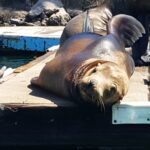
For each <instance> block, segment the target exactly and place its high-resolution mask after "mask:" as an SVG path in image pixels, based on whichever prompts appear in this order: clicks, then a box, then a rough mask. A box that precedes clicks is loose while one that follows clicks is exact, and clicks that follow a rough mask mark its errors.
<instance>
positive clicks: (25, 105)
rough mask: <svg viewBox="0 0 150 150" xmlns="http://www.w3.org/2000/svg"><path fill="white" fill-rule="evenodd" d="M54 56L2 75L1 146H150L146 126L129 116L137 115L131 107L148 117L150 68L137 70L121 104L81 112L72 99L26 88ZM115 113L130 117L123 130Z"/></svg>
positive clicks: (80, 108) (0, 103) (41, 58)
mask: <svg viewBox="0 0 150 150" xmlns="http://www.w3.org/2000/svg"><path fill="white" fill-rule="evenodd" d="M54 56H55V53H54V52H49V53H47V54H45V55H44V56H41V57H40V58H38V59H37V60H35V61H33V62H31V63H29V64H27V65H25V66H22V67H20V68H17V69H16V73H13V74H11V75H10V76H7V77H6V78H5V82H4V83H3V84H1V85H0V107H1V111H0V118H1V119H0V133H1V134H0V147H9V146H10V147H13V146H14V147H15V146H17V147H22V146H26V147H27V148H28V147H31V146H32V147H33V148H35V147H36V146H38V147H40V146H41V147H42V148H46V147H52V148H55V147H57V148H58V147H60V148H62V147H65V149H66V146H67V148H68V146H69V147H71V148H75V147H80V148H81V147H87V148H88V147H92V148H93V147H100V148H102V147H103V148H114V149H117V148H118V149H119V148H122V147H124V149H130V148H135V149H138V148H143V149H145V148H149V147H150V143H149V138H150V126H149V125H147V123H144V122H143V124H140V125H139V124H137V122H134V123H133V122H131V117H132V119H133V120H134V115H135V113H137V110H136V109H135V107H136V108H137V107H138V109H141V108H142V109H143V106H144V108H148V109H147V111H146V112H147V114H148V113H149V112H148V110H150V105H149V100H150V96H149V95H150V91H149V81H150V80H149V70H150V67H141V68H136V70H135V73H134V75H133V77H132V78H131V84H130V89H129V92H128V94H127V95H126V96H125V97H124V99H123V100H122V101H121V103H120V104H115V105H114V106H113V109H112V110H111V109H110V110H108V111H106V112H101V110H100V109H99V108H93V107H83V106H82V107H81V106H78V105H76V104H75V103H74V102H73V101H72V100H66V99H61V98H59V97H56V96H54V95H51V94H50V93H49V92H47V91H44V90H42V89H40V88H36V87H32V86H31V85H30V80H31V78H32V77H35V76H38V75H39V73H40V71H41V69H42V68H43V66H44V65H45V63H46V62H47V61H50V60H51V59H53V58H54ZM18 72H19V73H18ZM141 104H142V105H141ZM144 104H145V105H144ZM147 104H148V105H147ZM122 107H123V109H121V108H122ZM129 108H130V111H129V110H128V109H129ZM132 108H133V109H132ZM120 110H123V111H121V114H122V115H123V116H122V120H123V117H124V118H127V117H126V116H129V121H130V122H125V120H123V121H124V122H123V124H124V125H120V124H121V121H122V120H121V121H119V120H120V118H119V116H118V115H119V114H120ZM126 110H128V111H126ZM134 110H136V111H134ZM143 112H144V110H143ZM141 113H142V112H141ZM112 114H113V115H114V116H112ZM116 117H117V118H116ZM135 117H136V115H135ZM140 117H141V115H140ZM144 117H145V116H144ZM146 119H147V120H146V121H147V122H149V120H148V118H146ZM126 121H127V120H126ZM131 124H132V125H131Z"/></svg>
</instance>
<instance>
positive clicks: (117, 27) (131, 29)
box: [108, 14, 145, 47]
mask: <svg viewBox="0 0 150 150" xmlns="http://www.w3.org/2000/svg"><path fill="white" fill-rule="evenodd" d="M110 33H111V34H114V35H115V36H118V37H119V38H120V39H122V40H123V41H124V43H125V46H126V47H130V46H132V45H133V44H134V43H135V42H136V41H137V40H138V39H139V38H140V37H142V34H144V33H145V29H144V27H143V25H142V24H141V23H140V22H139V21H138V20H137V19H135V18H134V17H132V16H129V15H124V14H120V15H116V16H114V17H113V18H112V20H111V21H110V22H109V24H108V34H110Z"/></svg>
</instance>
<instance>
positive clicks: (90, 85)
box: [88, 79, 97, 87]
mask: <svg viewBox="0 0 150 150" xmlns="http://www.w3.org/2000/svg"><path fill="white" fill-rule="evenodd" d="M96 84H97V81H96V80H95V79H91V80H90V81H89V83H88V87H93V86H95V85H96Z"/></svg>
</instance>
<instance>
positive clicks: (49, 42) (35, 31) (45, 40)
mask: <svg viewBox="0 0 150 150" xmlns="http://www.w3.org/2000/svg"><path fill="white" fill-rule="evenodd" d="M63 28H64V27H63V26H58V27H56V26H55V27H53V26H51V27H0V49H14V50H20V51H38V52H45V51H46V49H48V48H49V47H52V46H55V45H59V38H60V35H61V34H62V30H63Z"/></svg>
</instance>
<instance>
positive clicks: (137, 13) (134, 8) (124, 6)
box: [60, 0, 150, 66]
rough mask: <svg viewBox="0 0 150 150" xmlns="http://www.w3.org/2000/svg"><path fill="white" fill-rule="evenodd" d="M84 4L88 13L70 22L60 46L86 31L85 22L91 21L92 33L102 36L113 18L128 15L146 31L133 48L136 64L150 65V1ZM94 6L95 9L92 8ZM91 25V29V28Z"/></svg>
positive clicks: (114, 0)
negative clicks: (149, 47)
mask: <svg viewBox="0 0 150 150" xmlns="http://www.w3.org/2000/svg"><path fill="white" fill-rule="evenodd" d="M83 3H85V4H87V5H85V4H84V5H83V7H84V9H87V11H85V12H83V13H82V14H79V15H78V16H76V17H74V18H73V19H71V20H70V21H69V22H68V24H67V25H66V27H65V28H64V31H63V33H62V36H61V39H60V46H62V45H63V43H64V42H65V40H67V39H68V38H69V37H71V36H72V35H74V34H77V33H80V32H84V31H85V29H84V28H85V27H86V26H85V22H86V21H85V20H89V21H88V23H87V22H86V23H87V24H88V28H89V29H90V28H91V31H93V32H95V33H98V34H100V35H106V34H107V30H106V28H107V23H108V21H109V20H110V19H111V18H112V16H114V15H117V14H127V15H131V16H133V17H135V18H136V19H138V20H139V21H140V22H141V23H142V25H143V26H144V28H145V30H146V34H144V35H143V37H142V38H140V39H139V40H138V41H137V42H136V44H134V45H133V47H132V48H133V51H132V57H133V59H134V61H135V64H136V65H138V66H141V65H150V57H149V55H148V53H149V51H150V50H149V49H147V47H148V37H149V30H148V28H149V25H148V24H149V18H148V15H149V14H150V3H149V0H92V1H89V0H83ZM88 3H89V4H88ZM93 5H94V7H95V8H91V7H93ZM85 14H88V15H85ZM87 18H88V19H87ZM90 23H91V25H90V26H91V27H89V24H90ZM143 56H144V57H143Z"/></svg>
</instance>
